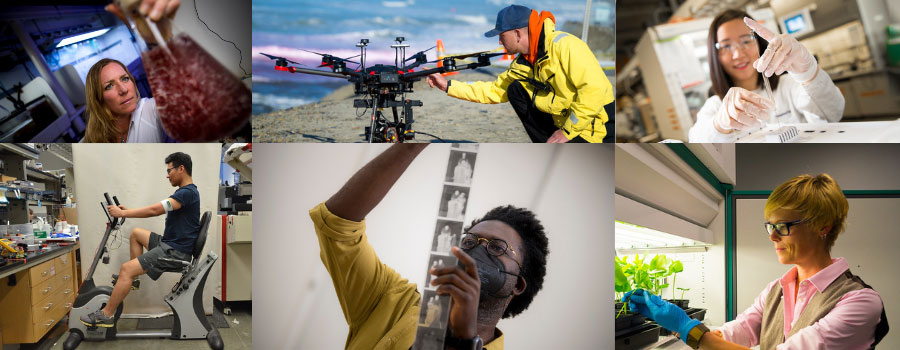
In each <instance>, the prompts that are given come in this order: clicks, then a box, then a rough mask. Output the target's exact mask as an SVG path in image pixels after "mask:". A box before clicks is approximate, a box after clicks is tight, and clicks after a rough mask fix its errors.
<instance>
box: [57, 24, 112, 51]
mask: <svg viewBox="0 0 900 350" xmlns="http://www.w3.org/2000/svg"><path fill="white" fill-rule="evenodd" d="M108 31H109V28H104V29H100V30H95V31H93V32H90V33H84V34H79V35H76V36H70V37H68V38H65V39H63V40H62V41H60V42H59V44H58V45H56V47H57V48H60V47H63V46H66V45H71V44H74V43H77V42H81V41H85V40H88V39H91V38H96V37H98V36H101V35H103V34H106V32H108Z"/></svg>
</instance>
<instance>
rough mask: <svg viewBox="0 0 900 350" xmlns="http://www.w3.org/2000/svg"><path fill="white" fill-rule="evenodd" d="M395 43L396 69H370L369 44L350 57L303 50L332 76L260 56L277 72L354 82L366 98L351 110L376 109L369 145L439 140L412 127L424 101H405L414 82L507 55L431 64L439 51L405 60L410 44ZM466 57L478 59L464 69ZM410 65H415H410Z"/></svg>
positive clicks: (364, 42) (366, 41)
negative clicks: (318, 59) (421, 136)
mask: <svg viewBox="0 0 900 350" xmlns="http://www.w3.org/2000/svg"><path fill="white" fill-rule="evenodd" d="M394 41H396V42H397V43H396V44H393V45H391V48H393V49H394V65H384V64H376V65H373V66H371V67H366V47H367V46H368V45H369V39H360V41H359V43H357V44H356V47H358V48H359V49H360V54H359V55H356V56H352V57H347V58H340V57H336V56H333V55H328V54H323V53H318V52H314V51H309V50H303V49H301V50H303V51H306V52H310V53H313V54H316V55H319V56H321V57H322V63H321V64H320V65H319V66H318V67H316V68H322V67H328V68H331V71H325V70H318V69H311V68H298V67H296V66H292V65H289V63H293V64H296V65H301V64H300V63H299V62H294V61H291V60H289V59H286V58H284V57H278V56H273V55H269V54H265V53H262V52H260V54H262V55H263V56H266V57H268V58H271V59H273V60H275V70H278V71H285V72H289V73H303V74H312V75H319V76H325V77H332V78H341V79H347V80H348V81H350V82H351V83H353V84H354V92H355V94H356V95H363V96H365V97H364V98H358V99H354V100H353V107H354V108H365V109H366V110H368V109H371V110H372V113H371V119H370V124H369V126H367V127H366V128H365V134H364V137H365V141H367V142H369V143H373V142H379V143H380V142H391V143H397V142H404V141H407V140H413V139H415V134H417V133H419V134H425V135H428V136H432V137H434V138H436V139H439V140H440V138H438V137H437V136H434V135H429V134H426V133H424V132H421V131H415V130H414V129H413V128H412V125H413V122H414V119H413V110H412V107H421V106H422V101H417V100H410V99H407V98H406V94H407V93H411V92H413V83H415V82H416V81H419V80H422V78H423V77H425V76H428V75H430V74H434V73H450V72H455V71H459V70H465V69H475V68H479V67H485V66H490V65H491V61H490V59H491V57H495V56H500V55H505V54H506V53H505V52H492V51H481V52H475V53H470V54H465V55H456V56H446V57H439V58H438V60H435V61H428V59H427V57H426V52H428V51H429V50H431V49H434V48H435V47H436V46H434V47H431V48H429V49H426V50H422V51H419V52H417V53H415V54H413V55H411V56H409V57H406V48H407V47H409V45H408V44H403V42H404V41H406V38H404V37H397V38H396V39H394ZM356 57H359V61H360V62H355V61H351V60H350V59H351V58H356ZM467 58H474V59H475V62H471V63H466V62H460V64H457V60H462V59H467ZM410 61H413V62H412V63H410V64H407V63H408V62H410ZM348 63H356V64H358V66H357V67H356V68H355V69H348V68H347V64H348ZM428 63H437V67H436V68H430V69H421V70H418V71H416V70H415V69H416V68H418V67H419V66H421V65H423V64H428ZM387 107H390V108H391V111H392V115H393V120H388V118H387V117H386V116H385V115H384V113H382V109H383V108H387ZM398 109H402V111H400V112H399V113H398ZM363 113H365V112H363Z"/></svg>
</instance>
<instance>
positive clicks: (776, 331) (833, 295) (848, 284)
mask: <svg viewBox="0 0 900 350" xmlns="http://www.w3.org/2000/svg"><path fill="white" fill-rule="evenodd" d="M863 288H870V289H872V288H871V287H870V286H869V285H867V284H866V283H865V282H863V281H862V279H860V278H859V277H857V276H855V275H853V274H852V273H850V270H849V269H847V270H846V271H844V273H842V274H841V275H840V276H838V277H837V278H836V279H835V280H834V282H832V283H831V284H830V285H828V287H825V290H824V291H822V292H821V293H815V294H814V295H813V297H812V299H810V300H809V303H808V304H807V305H806V308H804V309H803V311H802V312H801V313H800V317H799V318H797V321H796V322H795V323H794V327H793V328H791V331H790V333H788V337H791V336H793V335H794V334H796V333H797V332H799V331H800V330H801V329H803V328H805V327H808V326H811V325H813V324H814V323H816V322H817V321H819V319H821V318H822V317H825V315H827V314H828V313H829V312H831V309H833V308H834V306H835V305H836V304H837V302H838V301H839V300H840V299H841V297H842V296H844V294H847V293H849V292H852V291H856V290H860V289H863ZM782 295H783V290H782V289H781V283H775V285H774V286H772V290H771V291H769V295H768V296H766V304H765V306H764V307H763V315H762V325H761V327H760V334H759V345H760V346H759V348H760V350H774V349H775V346H776V345H778V344H781V343H784V340H785V337H784V303H783V301H784V299H783V297H782ZM887 329H888V324H887V316H886V315H885V313H884V307H883V306H882V310H881V322H879V323H878V326H877V327H876V331H875V343H874V344H872V347H871V348H873V349H874V347H875V345H876V344H878V342H879V341H881V339H882V338H884V335H885V334H887Z"/></svg>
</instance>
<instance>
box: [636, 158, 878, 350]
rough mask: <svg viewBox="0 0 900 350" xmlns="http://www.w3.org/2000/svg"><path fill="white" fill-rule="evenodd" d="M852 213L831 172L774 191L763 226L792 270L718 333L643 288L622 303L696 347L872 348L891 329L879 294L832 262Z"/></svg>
mask: <svg viewBox="0 0 900 350" xmlns="http://www.w3.org/2000/svg"><path fill="white" fill-rule="evenodd" d="M848 210H849V204H848V203H847V198H846V197H845V196H844V193H843V192H842V191H841V187H840V186H838V184H837V182H836V181H834V179H833V178H832V177H831V176H829V175H828V174H819V175H816V176H812V175H799V176H795V177H793V178H791V179H790V180H788V181H786V182H785V183H783V184H781V185H780V186H778V187H777V188H775V190H774V191H772V194H771V195H769V198H768V199H767V200H766V207H765V209H764V216H765V218H766V222H765V224H764V226H765V229H766V232H767V233H768V234H769V240H771V241H772V242H773V243H774V244H773V246H774V249H775V255H776V256H777V257H778V261H779V262H780V263H782V264H793V265H794V267H792V268H791V269H790V270H788V272H787V273H785V274H784V275H782V276H781V277H780V278H778V279H776V280H774V281H772V282H771V283H769V285H768V286H766V288H765V289H763V291H762V293H760V294H759V296H758V297H757V298H756V301H755V302H754V303H753V305H750V307H748V308H747V310H745V311H744V312H743V313H741V314H740V315H738V316H737V318H735V319H734V320H732V321H730V322H727V323H725V324H724V325H723V326H722V327H721V328H719V329H716V330H714V331H712V332H710V331H709V329H708V328H706V326H704V325H703V324H701V323H700V321H697V320H693V319H691V318H690V317H688V316H687V314H686V313H685V312H684V310H682V309H681V308H679V307H678V306H675V305H674V304H672V303H669V302H667V301H665V300H662V299H660V297H659V296H656V295H653V294H650V293H647V292H646V291H644V290H641V289H638V290H636V291H630V292H628V293H626V294H625V297H624V298H623V299H622V300H623V301H630V305H631V306H632V308H633V309H635V310H638V311H639V312H640V313H642V314H644V315H646V316H647V317H648V318H651V319H653V320H654V321H656V322H657V323H659V324H660V325H661V326H663V327H665V328H666V329H669V330H671V331H674V332H678V333H679V334H681V339H682V340H684V341H685V343H687V344H688V345H690V346H691V347H693V348H694V349H697V348H698V347H699V348H703V349H748V348H749V347H752V346H756V345H759V348H760V349H762V350H788V349H846V350H851V349H853V350H855V349H858V350H863V349H871V348H874V347H875V345H877V344H878V343H879V342H880V341H881V339H883V338H884V336H885V335H886V334H887V331H888V322H887V315H886V314H885V311H884V303H883V302H882V300H881V295H879V294H878V292H876V291H875V290H874V289H872V287H870V286H869V285H868V284H866V283H865V282H863V280H862V279H860V278H859V277H858V276H856V275H854V274H852V273H850V264H849V263H848V262H847V260H846V259H844V258H832V257H831V247H832V246H834V242H835V240H836V239H837V236H838V235H839V234H840V233H841V232H842V231H843V230H844V222H845V220H846V219H847V212H848ZM710 334H712V335H710Z"/></svg>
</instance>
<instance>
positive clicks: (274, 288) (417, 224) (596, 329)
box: [253, 144, 614, 349]
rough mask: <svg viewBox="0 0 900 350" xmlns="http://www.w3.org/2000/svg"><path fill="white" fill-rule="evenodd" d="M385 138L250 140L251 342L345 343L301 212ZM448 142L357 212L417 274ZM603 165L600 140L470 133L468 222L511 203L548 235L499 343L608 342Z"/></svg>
mask: <svg viewBox="0 0 900 350" xmlns="http://www.w3.org/2000/svg"><path fill="white" fill-rule="evenodd" d="M385 148H386V147H384V146H380V145H353V144H340V145H312V144H258V145H257V146H256V150H255V151H256V152H254V153H255V155H256V159H254V163H256V170H257V171H256V174H257V175H256V179H255V180H256V181H255V183H256V186H255V189H254V197H255V198H256V203H255V205H254V216H255V217H256V220H254V228H253V230H254V232H256V233H257V234H254V241H255V242H254V244H253V249H254V253H253V266H254V273H253V285H254V293H253V304H254V305H253V306H254V309H256V311H257V315H264V316H262V317H256V318H254V322H253V333H254V339H255V341H254V344H253V345H254V348H260V349H341V348H343V346H344V344H345V341H346V338H347V334H348V327H347V324H346V322H345V321H344V318H343V315H342V313H341V309H340V305H339V304H338V301H337V298H336V296H335V292H334V287H333V284H332V282H331V279H330V277H329V276H328V273H327V271H326V270H325V268H324V266H323V265H322V262H321V260H320V258H319V246H318V242H317V240H316V235H315V232H314V229H313V225H312V221H311V220H310V218H309V215H308V213H307V212H308V210H309V209H311V208H312V207H314V206H315V205H317V204H318V203H320V202H323V201H325V200H327V199H328V198H329V197H330V196H331V195H332V194H334V192H336V191H337V190H338V189H339V188H340V187H341V186H342V185H343V184H344V182H345V181H346V180H347V179H349V178H350V176H351V175H352V174H353V173H354V172H355V171H356V170H357V169H359V168H360V167H362V166H363V165H364V164H365V163H366V162H368V161H369V160H370V159H372V158H373V157H375V156H376V155H378V154H380V153H381V152H382V151H383V150H384V149H385ZM449 150H450V147H449V146H447V145H431V146H429V147H428V148H427V149H425V151H424V152H422V154H421V155H419V157H418V158H417V159H416V160H415V161H414V162H413V163H412V165H411V166H410V167H409V169H408V170H407V171H406V173H405V174H404V175H403V176H402V177H401V178H400V179H399V181H398V182H397V183H396V184H395V185H394V187H393V189H392V190H391V192H390V193H388V195H387V197H385V199H384V200H383V201H382V202H381V204H380V205H379V206H378V207H377V208H376V209H375V210H373V211H372V212H371V213H370V214H369V216H368V217H367V218H366V220H367V233H368V239H369V241H370V242H371V244H372V245H373V246H374V248H375V251H376V252H377V253H378V256H379V258H380V259H381V260H382V261H383V262H384V263H385V264H387V265H389V266H391V267H392V268H393V269H395V270H396V271H397V272H399V273H400V274H401V275H403V276H404V277H406V278H408V279H409V280H410V282H411V283H416V284H418V285H420V286H421V285H422V283H424V278H425V268H426V264H427V259H428V250H429V246H430V244H431V239H432V234H433V232H434V223H435V218H436V216H437V212H438V198H439V197H440V195H441V185H442V179H443V176H444V174H445V170H446V166H447V157H448V152H449ZM612 166H613V152H612V148H611V146H610V145H556V146H550V145H527V144H525V145H508V144H481V145H480V148H479V150H478V158H477V161H476V163H475V166H474V168H475V169H474V175H473V180H472V194H471V196H470V198H469V204H468V209H467V212H466V223H469V222H471V221H472V219H474V218H476V217H479V216H481V215H482V214H484V213H485V212H487V211H488V210H490V209H491V208H493V207H496V206H498V205H505V204H513V205H516V206H520V207H526V208H529V209H530V210H532V211H534V212H535V213H536V215H537V217H538V219H539V220H541V222H542V224H543V225H544V227H545V230H546V232H547V234H548V237H549V240H550V255H549V256H548V267H547V276H546V278H545V281H544V288H543V290H542V291H541V292H539V293H538V295H537V296H536V298H535V300H534V302H533V303H532V304H531V306H530V307H529V308H528V310H526V311H525V312H523V313H522V314H521V315H519V316H518V317H516V318H514V319H509V320H501V321H500V323H499V325H498V327H499V328H500V329H501V330H502V331H503V332H504V334H505V344H506V347H507V348H509V349H548V348H566V349H597V348H601V349H608V348H612V340H613V326H612V322H611V319H609V318H608V317H598V314H599V315H601V316H603V315H605V314H606V313H605V312H601V311H606V310H607V309H609V308H610V303H611V302H610V301H609V300H608V299H609V298H607V297H605V296H607V295H612V291H613V285H612V280H613V271H612V270H613V269H612V268H610V267H611V266H610V265H611V263H608V264H605V263H604V262H611V261H612V255H613V253H612V249H609V247H612V245H613V212H614V211H613V196H612V193H613V171H612ZM419 290H420V291H421V290H422V289H421V287H420V288H419ZM599 296H604V297H599Z"/></svg>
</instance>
